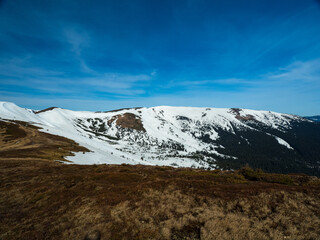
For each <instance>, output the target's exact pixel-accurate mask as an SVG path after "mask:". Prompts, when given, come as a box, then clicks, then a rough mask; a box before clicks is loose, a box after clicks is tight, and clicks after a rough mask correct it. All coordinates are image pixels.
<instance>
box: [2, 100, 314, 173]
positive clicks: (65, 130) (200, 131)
mask: <svg viewBox="0 0 320 240" xmlns="http://www.w3.org/2000/svg"><path fill="white" fill-rule="evenodd" d="M0 118H2V119H11V120H21V121H26V122H30V123H32V124H34V125H37V126H40V127H41V128H42V131H46V132H49V133H51V134H56V135H60V136H64V137H67V138H70V139H72V140H74V141H76V142H78V143H79V144H80V145H82V146H84V147H86V148H88V149H89V150H91V152H89V153H85V154H82V153H78V154H76V155H75V156H72V157H69V158H68V160H71V161H72V162H74V163H77V164H100V163H107V164H114V163H116V164H120V163H128V164H150V165H173V166H187V167H190V166H194V167H206V168H207V167H210V168H226V169H227V168H231V169H232V168H237V167H240V166H241V165H245V164H246V163H248V164H249V165H251V166H253V167H259V168H262V169H264V170H267V171H278V172H290V171H291V172H295V171H300V172H307V173H315V174H318V172H319V166H320V125H319V124H318V123H314V122H312V121H310V120H307V119H305V118H301V117H299V116H294V115H289V114H281V113H276V112H270V111H255V110H248V109H238V108H230V109H229V108H192V107H168V106H159V107H152V108H131V109H120V110H115V111H109V112H84V111H71V110H66V109H61V108H49V109H46V110H42V111H34V110H30V109H25V108H20V107H18V106H17V105H15V104H13V103H8V102H1V103H0Z"/></svg>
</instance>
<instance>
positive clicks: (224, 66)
mask: <svg viewBox="0 0 320 240" xmlns="http://www.w3.org/2000/svg"><path fill="white" fill-rule="evenodd" d="M0 100H1V101H11V102H15V103H16V104H18V105H20V106H23V107H28V108H33V109H41V108H46V107H49V106H59V107H63V108H69V109H73V110H110V109H116V108H122V107H135V106H146V107H150V106H157V105H172V106H195V107H240V108H251V109H261V110H272V111H278V112H285V113H293V114H299V115H315V114H320V3H319V1H316V0H259V1H256V0H242V1H240V0H161V1H159V0H157V1H156V0H104V1H102V0H101V1H99V0H97V1H89V0H86V1H84V0H77V1H75V0H68V1H64V0H50V1H49V0H38V1H36V0H28V1H25V0H10V1H9V0H0Z"/></svg>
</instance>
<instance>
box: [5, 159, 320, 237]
mask: <svg viewBox="0 0 320 240" xmlns="http://www.w3.org/2000/svg"><path fill="white" fill-rule="evenodd" d="M246 171H249V172H251V171H252V170H251V169H244V170H241V171H237V172H224V171H204V170H194V169H175V168H171V167H149V166H139V165H137V166H129V165H117V166H116V165H97V166H80V165H64V164H60V163H55V162H49V161H40V160H38V161H32V160H30V161H26V160H21V161H19V160H15V161H12V160H11V161H10V160H1V161H0V215H1V218H0V239H90V238H88V236H91V235H93V234H95V236H100V235H101V239H245V238H246V239H285V238H287V239H317V238H318V237H319V236H320V229H319V225H320V208H319V204H320V196H319V193H320V187H319V179H317V178H312V177H308V176H305V175H292V176H289V175H277V176H276V177H274V175H272V174H266V173H262V172H259V171H258V173H255V174H256V175H257V176H255V177H256V178H255V180H254V181H251V180H249V179H251V178H252V176H250V175H248V174H247V173H245V172H246ZM253 172H255V171H253ZM259 175H262V176H263V177H260V176H259ZM281 176H282V177H283V178H284V179H286V180H285V181H283V180H282V177H281ZM248 178H249V179H248ZM287 179H290V180H287ZM279 181H280V182H281V184H279V183H271V182H279ZM283 182H284V183H283ZM90 234H91V235H90ZM86 236H87V237H86Z"/></svg>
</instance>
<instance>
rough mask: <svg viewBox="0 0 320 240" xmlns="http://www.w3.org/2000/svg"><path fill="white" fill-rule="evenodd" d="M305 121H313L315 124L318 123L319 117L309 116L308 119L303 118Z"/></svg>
mask: <svg viewBox="0 0 320 240" xmlns="http://www.w3.org/2000/svg"><path fill="white" fill-rule="evenodd" d="M304 118H306V119H309V120H311V121H315V122H320V115H317V116H309V117H304Z"/></svg>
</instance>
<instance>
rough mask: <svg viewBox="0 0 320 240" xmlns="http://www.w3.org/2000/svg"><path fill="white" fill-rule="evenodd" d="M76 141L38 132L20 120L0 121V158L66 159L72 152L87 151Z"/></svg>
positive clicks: (37, 129) (35, 128)
mask: <svg viewBox="0 0 320 240" xmlns="http://www.w3.org/2000/svg"><path fill="white" fill-rule="evenodd" d="M87 151H88V149H86V148H84V147H81V146H79V145H78V144H77V143H76V142H74V141H72V140H70V139H67V138H64V137H60V136H56V135H52V134H48V133H45V132H40V131H39V128H38V127H35V126H32V125H29V124H28V123H25V122H21V121H11V122H5V121H0V157H1V159H15V158H18V159H21V158H32V159H42V160H61V161H66V160H65V157H66V156H72V155H73V153H72V152H87Z"/></svg>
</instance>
